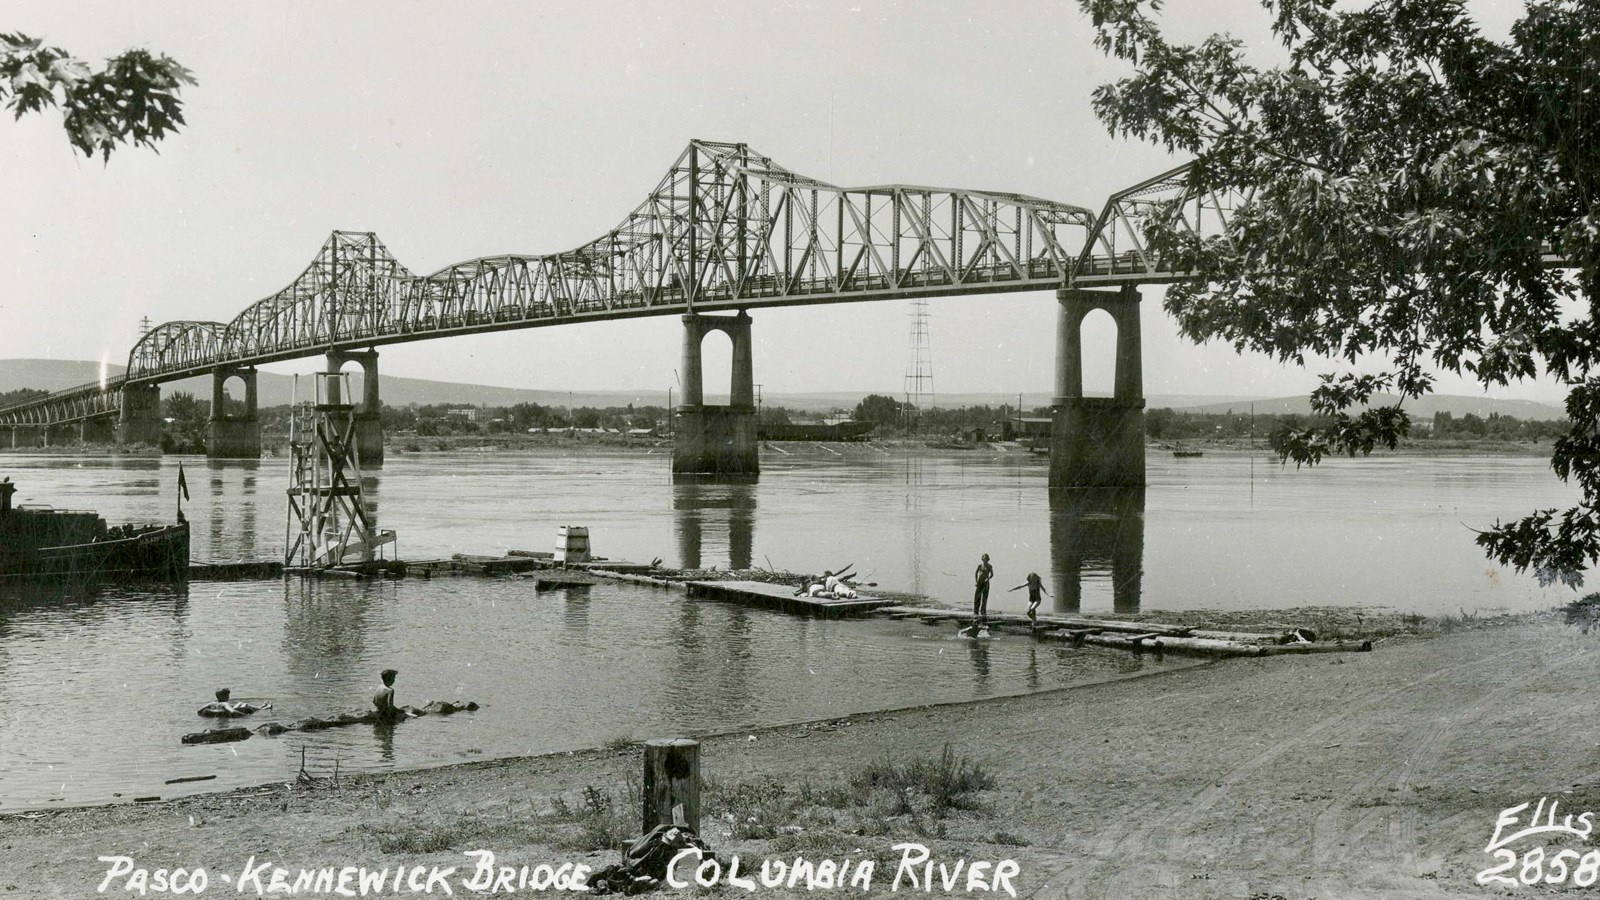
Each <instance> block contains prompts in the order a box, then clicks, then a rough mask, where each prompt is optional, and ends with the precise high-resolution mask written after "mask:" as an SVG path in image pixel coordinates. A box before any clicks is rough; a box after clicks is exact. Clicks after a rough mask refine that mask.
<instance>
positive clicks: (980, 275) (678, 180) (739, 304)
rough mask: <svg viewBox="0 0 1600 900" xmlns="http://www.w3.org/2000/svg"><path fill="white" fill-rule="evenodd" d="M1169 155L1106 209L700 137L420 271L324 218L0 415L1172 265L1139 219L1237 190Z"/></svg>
mask: <svg viewBox="0 0 1600 900" xmlns="http://www.w3.org/2000/svg"><path fill="white" fill-rule="evenodd" d="M1187 175H1188V167H1187V166H1180V167H1178V168H1176V169H1173V170H1171V171H1169V172H1166V173H1164V174H1162V175H1159V176H1157V177H1155V178H1152V179H1150V180H1148V181H1145V182H1141V183H1140V184H1137V185H1134V186H1133V187H1130V188H1128V189H1126V190H1123V191H1120V192H1118V193H1116V194H1113V195H1112V196H1111V198H1110V199H1109V200H1108V201H1107V202H1106V204H1105V206H1104V207H1103V209H1102V210H1101V212H1100V213H1099V214H1098V215H1096V214H1095V213H1093V212H1092V211H1090V210H1088V209H1086V208H1084V207H1080V206H1074V205H1072V204H1068V203H1060V202H1056V201H1052V200H1045V199H1041V198H1038V197H1030V196H1027V195H1024V194H1014V193H1004V192H998V191H976V190H959V189H950V188H933V187H920V186H912V185H882V186H876V187H851V188H844V187H838V186H836V185H832V184H828V183H826V182H823V181H819V180H817V179H815V178H810V177H807V176H805V175H801V174H798V173H796V172H792V171H790V170H788V169H786V168H784V167H783V166H781V165H779V164H778V163H777V162H775V161H774V160H773V159H771V158H770V157H767V156H764V155H762V154H760V153H757V152H755V151H753V150H752V149H751V148H749V147H748V146H747V145H744V144H733V143H716V142H711V141H692V142H691V143H690V144H689V146H688V147H687V148H686V149H685V150H684V151H683V153H682V154H680V155H679V157H678V159H677V161H676V162H675V163H673V165H672V167H671V169H670V170H669V171H668V172H667V174H666V177H664V178H663V179H662V180H661V182H660V184H658V185H657V186H656V188H655V190H654V191H652V192H651V193H650V194H649V195H648V196H647V197H646V198H645V200H644V202H643V203H641V204H640V205H639V206H638V207H637V208H636V209H634V210H633V211H632V212H631V213H629V214H628V216H627V217H626V218H625V219H624V220H623V221H622V222H621V224H619V225H618V226H617V227H616V228H614V229H612V230H611V231H609V232H607V233H606V234H604V235H601V236H600V237H598V238H596V239H595V240H593V241H590V242H589V243H587V244H584V245H583V246H581V247H578V248H576V249H573V250H569V251H566V252H562V253H553V254H548V255H542V256H531V255H530V256H523V255H505V256H487V257H482V258H479V259H473V260H468V261H466V262H461V263H457V264H455V265H452V266H448V267H446V268H444V269H441V270H439V271H437V272H434V273H432V274H430V275H416V274H414V273H412V272H411V271H410V270H409V269H407V268H406V267H405V266H404V265H402V264H401V263H400V262H399V261H397V260H396V259H395V258H394V256H393V255H391V254H390V253H389V251H388V249H387V248H385V247H384V246H383V244H382V242H381V241H379V240H378V238H377V236H376V235H374V234H372V233H370V232H348V231H336V232H334V233H333V234H332V235H331V236H330V237H329V238H328V240H327V242H326V243H324V244H323V246H322V249H321V250H320V251H318V253H317V255H316V257H315V258H314V259H312V261H311V263H310V265H308V266H307V267H306V269H305V271H303V272H302V273H300V275H299V277H297V278H295V279H294V281H293V282H291V283H290V284H289V285H288V286H287V287H285V288H283V289H282V290H280V291H278V292H277V293H275V294H273V295H271V296H270V297H267V298H265V299H263V300H260V301H257V302H256V303H254V304H252V305H250V306H249V307H247V308H245V310H244V311H243V312H241V313H239V314H238V315H237V316H235V317H234V318H233V319H232V320H230V321H227V322H218V321H176V322H167V323H165V324H162V325H158V326H156V327H154V328H152V329H150V330H149V331H148V332H146V333H145V334H144V335H143V337H141V338H140V340H139V341H138V343H137V344H135V345H134V347H133V349H132V350H131V351H130V352H129V354H128V364H127V370H126V373H125V374H123V375H120V376H115V377H112V378H108V379H107V380H106V381H105V382H104V383H94V384H88V385H83V386H81V387H77V388H70V389H67V390H64V391H58V392H56V393H54V394H51V395H49V396H46V397H43V398H38V399H35V400H32V401H28V402H24V403H18V404H13V405H10V406H7V407H4V408H0V426H7V425H9V426H19V425H59V424H68V423H73V422H83V421H86V420H90V419H99V418H105V417H115V416H117V415H119V414H120V413H121V411H122V405H123V403H124V396H125V395H124V391H123V389H124V388H125V387H135V386H146V385H149V386H153V385H158V384H161V383H163V382H168V381H175V380H178V379H182V378H188V377H192V376H195V375H203V374H212V373H217V372H219V371H229V370H236V369H243V368H247V367H251V366H256V365H259V364H263V363H269V362H275V361H281V360H290V359H297V358H303V357H308V356H314V355H318V354H323V353H329V352H338V351H355V350H360V349H364V348H370V347H376V346H377V345H380V344H394V343H400V342H404V341H416V340H425V339H429V338H436V337H445V336H448V335H457V334H477V333H482V332H489V331H505V330H510V329H515V328H534V327H540V326H546V325H562V324H567V323H573V322H588V321H600V320H608V319H622V318H631V317H636V316H663V315H682V314H685V313H704V312H716V311H728V310H743V309H751V308H756V307H770V306H790V305H797V304H814V303H836V302H852V301H868V300H891V299H896V298H903V297H919V296H920V297H935V296H950V295H966V294H988V293H999V292H1009V291H1039V290H1055V289H1059V288H1063V287H1067V286H1069V285H1078V286H1083V287H1090V286H1094V285H1110V284H1129V283H1155V282H1167V281H1172V280H1176V279H1180V278H1183V277H1184V273H1182V272H1175V271H1172V270H1171V269H1170V267H1168V266H1165V265H1164V264H1163V261H1162V260H1161V259H1160V258H1159V257H1158V256H1156V255H1155V254H1153V253H1151V252H1149V251H1148V250H1147V249H1146V247H1145V246H1144V243H1143V239H1142V234H1141V221H1142V219H1143V218H1144V216H1146V215H1147V214H1149V213H1150V212H1151V211H1152V210H1154V209H1155V208H1156V207H1157V206H1158V205H1160V206H1163V207H1166V206H1169V205H1171V204H1177V206H1178V208H1179V212H1180V216H1181V219H1180V221H1181V222H1182V223H1183V224H1184V225H1185V226H1186V227H1188V228H1189V229H1191V230H1192V231H1193V232H1195V233H1196V234H1198V235H1200V236H1202V237H1210V236H1216V235H1220V234H1223V233H1225V230H1226V227H1227V223H1228V218H1229V215H1230V214H1231V213H1232V212H1233V211H1234V210H1236V209H1238V208H1240V206H1241V205H1242V204H1243V203H1245V202H1247V201H1248V199H1249V198H1248V197H1247V196H1244V195H1241V194H1235V193H1225V194H1217V193H1213V192H1203V191H1197V190H1193V189H1192V188H1191V186H1190V179H1189V178H1188V177H1187Z"/></svg>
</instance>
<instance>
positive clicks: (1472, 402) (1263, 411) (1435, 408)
mask: <svg viewBox="0 0 1600 900" xmlns="http://www.w3.org/2000/svg"><path fill="white" fill-rule="evenodd" d="M1394 401H1395V396H1394V395H1393V394H1379V395H1378V401H1377V402H1378V405H1384V404H1390V403H1393V402H1394ZM1148 406H1149V407H1150V408H1151V409H1159V408H1160V406H1159V405H1158V404H1156V403H1154V402H1151V403H1149V404H1148ZM1252 406H1254V411H1255V412H1256V413H1257V414H1258V415H1272V416H1281V415H1290V414H1292V415H1298V416H1306V415H1310V414H1311V398H1310V397H1307V396H1304V395H1301V396H1296V397H1273V398H1269V399H1264V400H1246V401H1242V402H1241V401H1228V402H1220V403H1219V402H1207V403H1203V404H1199V405H1195V406H1186V407H1178V406H1174V407H1172V408H1173V409H1175V410H1177V411H1178V412H1186V413H1227V412H1235V413H1241V414H1243V413H1248V412H1251V407H1252ZM1404 406H1405V409H1406V411H1407V412H1409V413H1410V414H1411V417H1412V418H1414V419H1431V418H1433V415H1434V414H1435V413H1441V412H1447V413H1449V414H1450V415H1452V416H1456V417H1458V418H1459V417H1461V416H1464V415H1466V414H1468V413H1472V414H1473V415H1476V416H1478V417H1480V418H1487V417H1488V415H1489V414H1490V413H1499V414H1500V415H1502V416H1515V417H1516V418H1518V419H1540V420H1546V421H1549V420H1556V419H1565V418H1566V417H1567V411H1566V410H1564V409H1562V408H1561V407H1559V406H1551V405H1550V404H1548V403H1538V402H1535V401H1533V400H1497V399H1494V398H1492V397H1465V396H1461V395H1459V394H1429V395H1427V396H1426V397H1422V398H1421V399H1418V400H1407V401H1406V402H1405V404H1404Z"/></svg>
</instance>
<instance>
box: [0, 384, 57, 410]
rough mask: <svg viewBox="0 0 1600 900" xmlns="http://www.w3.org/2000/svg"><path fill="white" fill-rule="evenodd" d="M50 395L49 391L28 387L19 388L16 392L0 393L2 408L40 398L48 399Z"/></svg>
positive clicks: (0, 406) (0, 405)
mask: <svg viewBox="0 0 1600 900" xmlns="http://www.w3.org/2000/svg"><path fill="white" fill-rule="evenodd" d="M49 395H50V392H49V391H42V390H39V389H38V388H26V387H25V388H17V389H16V390H14V391H0V408H4V407H7V406H11V405H12V404H15V403H26V402H28V401H29V400H37V399H38V398H40V397H48V396H49Z"/></svg>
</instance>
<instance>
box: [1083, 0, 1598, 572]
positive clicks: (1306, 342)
mask: <svg viewBox="0 0 1600 900" xmlns="http://www.w3.org/2000/svg"><path fill="white" fill-rule="evenodd" d="M1079 6H1080V7H1081V8H1082V10H1083V11H1084V12H1085V13H1086V14H1087V15H1088V16H1089V18H1090V20H1091V22H1092V24H1093V26H1094V28H1095V30H1096V44H1097V46H1099V47H1100V48H1101V49H1102V50H1103V51H1104V52H1106V53H1107V54H1108V55H1110V56H1113V57H1115V58H1118V59H1122V60H1125V61H1126V62H1128V63H1130V64H1131V65H1132V66H1133V67H1134V73H1133V74H1132V75H1130V76H1128V77H1126V78H1123V79H1121V80H1120V81H1118V82H1116V83H1115V84H1109V85H1105V86H1102V87H1100V88H1098V89H1097V90H1096V91H1095V93H1094V107H1095V112H1096V114H1097V115H1098V116H1099V117H1100V119H1101V121H1102V122H1104V123H1105V125H1106V126H1107V127H1108V129H1109V130H1110V131H1111V132H1112V133H1113V134H1115V135H1120V136H1126V137H1132V138H1135V139H1139V140H1144V141H1148V142H1151V143H1154V144H1157V145H1159V146H1163V147H1166V148H1167V149H1168V150H1171V151H1174V152H1181V153H1187V154H1191V155H1192V156H1193V157H1194V159H1195V162H1194V164H1193V166H1192V167H1191V169H1190V177H1191V178H1193V179H1194V181H1195V183H1194V185H1193V187H1195V188H1197V189H1200V190H1207V191H1218V192H1221V191H1239V192H1248V196H1249V197H1250V201H1249V202H1248V203H1247V204H1246V205H1245V206H1244V207H1243V208H1242V209H1240V210H1239V211H1238V212H1237V213H1236V215H1235V216H1234V217H1233V218H1232V220H1231V221H1230V222H1229V225H1228V233H1227V234H1225V235H1213V236H1209V237H1204V236H1199V235H1196V234H1194V233H1192V232H1191V231H1189V230H1188V229H1187V228H1184V227H1183V224H1182V222H1181V221H1180V220H1179V218H1178V215H1179V210H1178V209H1176V208H1175V207H1168V208H1162V207H1159V206H1158V207H1156V209H1155V211H1154V212H1152V214H1150V215H1149V216H1148V217H1147V219H1146V221H1145V222H1144V230H1145V235H1146V239H1147V241H1148V243H1149V246H1150V247H1151V249H1152V250H1153V251H1155V252H1157V253H1159V254H1161V255H1162V256H1163V258H1165V259H1167V260H1170V265H1171V266H1172V268H1173V269H1174V270H1177V271H1189V272H1191V273H1193V274H1194V278H1192V279H1191V280H1189V281H1185V282H1180V283H1178V284H1175V285H1173V286H1172V287H1171V288H1169V289H1168V292H1167V295H1166V301H1165V306H1166V309H1167V311H1168V312H1169V313H1170V314H1171V315H1173V316H1174V318H1175V319H1176V320H1177V322H1178V325H1179V328H1180V330H1181V331H1182V333H1183V334H1184V335H1185V336H1187V337H1189V338H1191V339H1194V340H1196V341H1206V340H1213V339H1220V340H1223V341H1227V342H1229V343H1230V344H1231V345H1232V346H1234V347H1235V348H1236V349H1239V350H1255V351H1260V352H1263V353H1267V354H1270V355H1272V356H1273V357H1275V358H1276V359H1278V360H1280V361H1285V362H1294V363H1299V364H1303V363H1304V362H1305V360H1306V358H1307V357H1308V356H1310V355H1317V356H1324V357H1330V358H1333V359H1337V360H1342V361H1344V362H1345V363H1347V364H1349V365H1350V366H1351V368H1356V367H1357V366H1358V365H1360V366H1365V365H1367V364H1369V363H1370V362H1372V361H1374V360H1381V361H1382V362H1383V364H1384V365H1383V369H1384V371H1382V372H1381V373H1379V374H1376V375H1370V374H1369V375H1355V374H1352V373H1350V372H1345V373H1342V374H1338V373H1336V374H1329V375H1325V376H1323V383H1322V385H1321V386H1320V387H1319V388H1317V390H1316V391H1315V392H1313V395H1312V400H1313V405H1314V407H1315V408H1316V410H1317V411H1318V412H1319V413H1323V414H1326V415H1327V416H1328V417H1329V418H1328V419H1327V420H1326V421H1325V423H1324V424H1321V425H1317V426H1315V427H1309V428H1303V429H1290V430H1285V431H1284V432H1283V433H1281V434H1279V435H1277V436H1276V438H1277V439H1276V440H1275V441H1274V444H1273V446H1274V449H1275V450H1276V451H1277V452H1278V453H1279V454H1280V456H1281V457H1282V458H1283V459H1284V460H1286V461H1287V460H1293V461H1294V462H1296V463H1297V464H1307V465H1314V464H1316V463H1318V462H1320V461H1321V460H1322V458H1323V456H1324V455H1326V454H1332V453H1344V454H1349V455H1354V454H1356V453H1369V452H1371V450H1372V449H1374V448H1376V447H1380V446H1382V447H1394V446H1395V445H1396V443H1397V442H1398V440H1399V439H1400V438H1401V437H1402V436H1404V435H1405V434H1406V431H1407V428H1408V423H1409V420H1408V417H1407V415H1406V413H1405V412H1404V410H1403V408H1401V406H1400V403H1393V404H1390V405H1387V406H1379V407H1371V406H1369V404H1370V403H1371V402H1372V401H1373V400H1374V399H1375V398H1376V397H1378V395H1379V393H1380V392H1383V391H1393V392H1394V393H1395V394H1397V395H1398V396H1399V398H1400V402H1403V401H1404V400H1405V399H1408V398H1416V397H1420V396H1422V395H1423V394H1425V393H1427V392H1428V391H1430V390H1431V389H1432V386H1433V376H1432V374H1431V373H1432V372H1434V371H1447V372H1454V373H1457V374H1462V375H1467V376H1470V377H1473V378H1475V379H1476V380H1477V381H1478V382H1480V383H1481V384H1482V385H1483V386H1484V387H1485V388H1491V387H1499V386H1503V385H1506V384H1509V383H1510V382H1512V381H1515V380H1518V379H1524V378H1533V377H1549V378H1554V379H1557V380H1559V381H1560V382H1562V383H1564V384H1565V385H1567V386H1568V388H1569V393H1568V398H1567V412H1568V415H1569V417H1570V419H1571V428H1570V430H1569V431H1568V433H1567V434H1566V435H1564V436H1563V437H1561V438H1560V439H1559V440H1557V442H1556V444H1555V448H1554V451H1553V454H1552V466H1553V468H1554V469H1555V471H1556V473H1557V475H1559V476H1560V477H1561V478H1563V479H1566V480H1570V481H1573V482H1575V483H1576V484H1577V486H1578V487H1579V488H1580V489H1581V490H1582V499H1581V500H1580V502H1579V503H1578V504H1577V505H1575V506H1574V507H1572V508H1571V509H1567V510H1564V511H1557V510H1540V511H1537V512H1535V513H1533V514H1531V515H1529V516H1527V517H1525V518H1523V519H1520V520H1518V521H1516V522H1512V523H1509V524H1501V523H1496V525H1495V526H1494V527H1493V528H1491V529H1488V530H1486V531H1484V532H1482V533H1481V534H1480V535H1479V536H1478V538H1477V540H1478V543H1479V544H1480V545H1481V546H1483V548H1484V549H1485V551H1486V552H1487V554H1488V555H1489V556H1490V557H1491V558H1493V559H1495V560H1498V561H1499V562H1501V563H1502V564H1506V565H1510V566H1512V567H1514V568H1516V569H1517V570H1518V571H1524V570H1528V571H1533V572H1534V573H1535V574H1537V575H1538V576H1539V577H1540V579H1541V580H1542V581H1545V582H1551V581H1561V582H1564V583H1567V584H1571V585H1574V586H1576V585H1577V584H1579V583H1580V582H1581V577H1582V572H1583V570H1584V569H1585V568H1587V567H1589V566H1592V565H1594V564H1595V563H1596V562H1597V561H1600V372H1596V371H1595V370H1596V365H1597V363H1600V320H1597V318H1596V316H1595V311H1594V309H1593V298H1594V297H1595V289H1596V287H1597V279H1600V191H1597V190H1596V188H1597V187H1600V133H1597V126H1600V5H1596V4H1595V3H1593V2H1587V0H1530V2H1528V3H1527V5H1526V8H1525V10H1524V14H1523V16H1522V18H1521V19H1520V20H1518V21H1517V22H1516V24H1515V25H1514V26H1513V27H1512V29H1511V33H1510V36H1509V38H1508V39H1506V40H1504V41H1497V40H1493V39H1490V38H1487V37H1485V36H1484V35H1483V34H1482V33H1481V31H1480V30H1479V28H1478V27H1477V25H1476V24H1475V23H1474V22H1473V20H1472V18H1471V17H1470V15H1469V14H1468V12H1467V10H1466V8H1465V5H1464V4H1463V3H1462V2H1459V0H1379V2H1373V3H1370V4H1369V5H1367V6H1365V7H1361V8H1349V7H1348V6H1347V5H1346V4H1343V3H1336V2H1334V0H1264V2H1263V4H1262V6H1263V9H1264V11H1265V13H1266V14H1267V15H1268V16H1269V17H1271V20H1272V31H1273V34H1274V35H1275V37H1276V38H1277V40H1278V41H1279V42H1280V43H1281V44H1282V45H1283V47H1284V49H1285V50H1286V52H1287V59H1286V61H1284V62H1283V63H1282V64H1280V65H1278V66H1276V67H1261V66H1257V65H1255V64H1253V63H1252V62H1251V61H1249V60H1247V59H1246V56H1245V52H1244V47H1243V45H1242V44H1241V43H1240V42H1239V41H1237V40H1235V39H1233V38H1230V37H1226V36H1213V37H1211V38H1208V39H1207V40H1205V41H1203V42H1201V43H1200V44H1198V45H1195V46H1186V45H1179V44H1175V43H1172V42H1170V41H1168V40H1167V39H1166V37H1165V36H1164V35H1163V33H1162V30H1161V27H1160V25H1159V22H1158V18H1159V13H1160V8H1161V3H1160V0H1143V2H1140V0H1079ZM1551 254H1553V255H1554V256H1555V257H1558V258H1559V259H1560V260H1561V261H1562V263H1561V264H1560V265H1550V264H1549V263H1548V256H1549V255H1551Z"/></svg>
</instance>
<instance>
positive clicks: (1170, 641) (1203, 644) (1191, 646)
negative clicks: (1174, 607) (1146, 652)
mask: <svg viewBox="0 0 1600 900" xmlns="http://www.w3.org/2000/svg"><path fill="white" fill-rule="evenodd" d="M1150 643H1151V644H1152V645H1153V646H1155V647H1158V648H1160V649H1161V651H1162V652H1164V653H1187V654H1194V655H1197V656H1260V655H1262V653H1263V652H1264V651H1266V650H1267V648H1266V647H1263V646H1262V645H1260V644H1250V643H1246V642H1244V641H1223V640H1218V639H1216V638H1198V637H1159V638H1154V639H1152V640H1151V641H1150Z"/></svg>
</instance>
